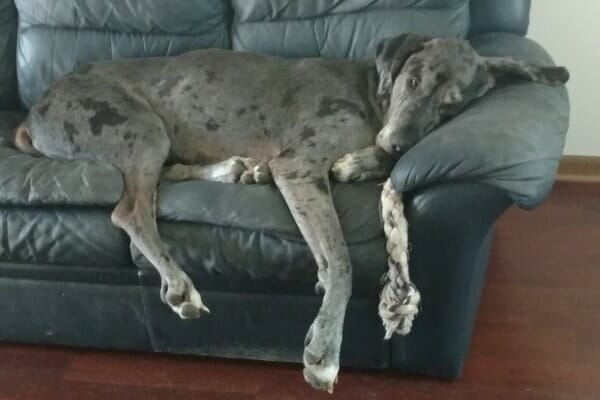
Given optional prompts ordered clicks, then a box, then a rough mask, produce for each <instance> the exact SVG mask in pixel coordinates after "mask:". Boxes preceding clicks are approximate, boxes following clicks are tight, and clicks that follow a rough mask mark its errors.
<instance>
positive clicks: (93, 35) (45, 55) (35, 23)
mask: <svg viewBox="0 0 600 400" xmlns="http://www.w3.org/2000/svg"><path fill="white" fill-rule="evenodd" d="M15 4H16V6H17V10H18V13H19V31H18V51H17V68H18V72H19V91H20V94H21V99H22V101H23V103H24V104H25V105H26V106H31V105H32V104H33V102H34V101H35V100H36V99H37V98H38V96H39V95H40V94H42V93H43V92H44V90H45V89H46V87H48V85H49V84H50V83H52V82H53V81H55V80H56V79H58V78H60V77H62V76H63V75H64V74H66V73H67V72H70V71H71V70H73V68H74V67H75V66H77V65H78V64H81V63H85V62H88V61H92V60H107V59H117V58H125V57H149V56H166V55H176V54H180V53H182V52H185V51H187V50H191V49H198V48H207V47H220V48H228V47H230V40H229V19H230V16H231V13H230V8H229V1H228V0H185V1H171V0H145V1H143V2H131V1H122V0H103V1H98V0H70V1H60V2H54V1H51V2H49V1H47V0H15ZM142 4H143V5H142Z"/></svg>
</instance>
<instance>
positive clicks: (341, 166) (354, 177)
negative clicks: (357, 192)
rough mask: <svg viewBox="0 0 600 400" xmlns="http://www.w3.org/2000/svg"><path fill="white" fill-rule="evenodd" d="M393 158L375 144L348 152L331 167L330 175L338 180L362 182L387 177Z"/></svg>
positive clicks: (392, 164)
mask: <svg viewBox="0 0 600 400" xmlns="http://www.w3.org/2000/svg"><path fill="white" fill-rule="evenodd" d="M394 162H395V159H394V158H393V157H391V156H390V155H389V154H387V153H386V152H385V151H384V150H383V149H381V148H379V147H377V146H371V147H367V148H365V149H362V150H358V151H355V152H352V153H348V154H346V155H345V156H343V157H342V158H340V159H339V160H338V161H336V162H335V163H334V164H333V167H331V176H332V177H333V179H335V180H336V181H338V182H364V181H369V180H374V179H383V178H387V177H388V176H389V175H390V173H391V172H392V168H393V167H394Z"/></svg>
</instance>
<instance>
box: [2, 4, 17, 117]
mask: <svg viewBox="0 0 600 400" xmlns="http://www.w3.org/2000/svg"><path fill="white" fill-rule="evenodd" d="M16 47H17V11H16V10H15V5H14V3H13V0H0V110H11V109H15V108H18V106H19V101H18V93H17V69H16V59H15V57H16Z"/></svg>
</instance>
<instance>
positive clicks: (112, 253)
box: [0, 206, 131, 268]
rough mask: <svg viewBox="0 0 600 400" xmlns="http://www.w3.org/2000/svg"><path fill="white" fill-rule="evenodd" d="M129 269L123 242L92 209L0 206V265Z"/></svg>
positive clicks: (105, 214)
mask: <svg viewBox="0 0 600 400" xmlns="http://www.w3.org/2000/svg"><path fill="white" fill-rule="evenodd" d="M2 262H17V263H29V264H58V265H70V266H81V267H97V268H121V267H122V268H128V267H131V256H130V254H129V238H127V236H126V235H125V233H124V232H122V231H121V230H119V229H117V228H116V227H115V226H113V225H112V223H111V221H110V210H109V209H102V208H92V207H13V206H8V207H0V263H2Z"/></svg>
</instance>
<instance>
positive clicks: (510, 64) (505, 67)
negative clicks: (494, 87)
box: [483, 57, 569, 85]
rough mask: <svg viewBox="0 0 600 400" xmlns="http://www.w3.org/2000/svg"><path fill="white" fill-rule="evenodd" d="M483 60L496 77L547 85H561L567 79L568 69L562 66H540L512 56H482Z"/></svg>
mask: <svg viewBox="0 0 600 400" xmlns="http://www.w3.org/2000/svg"><path fill="white" fill-rule="evenodd" d="M483 61H484V63H485V65H486V66H487V68H488V70H489V71H490V72H491V74H492V75H493V76H494V78H497V79H498V78H517V79H525V80H528V81H531V82H538V83H545V84H547V85H562V84H565V83H567V82H568V80H569V71H568V70H567V69H566V68H564V67H542V66H539V65H533V64H529V63H527V62H525V61H520V60H515V59H514V58H512V57H484V58H483Z"/></svg>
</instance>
